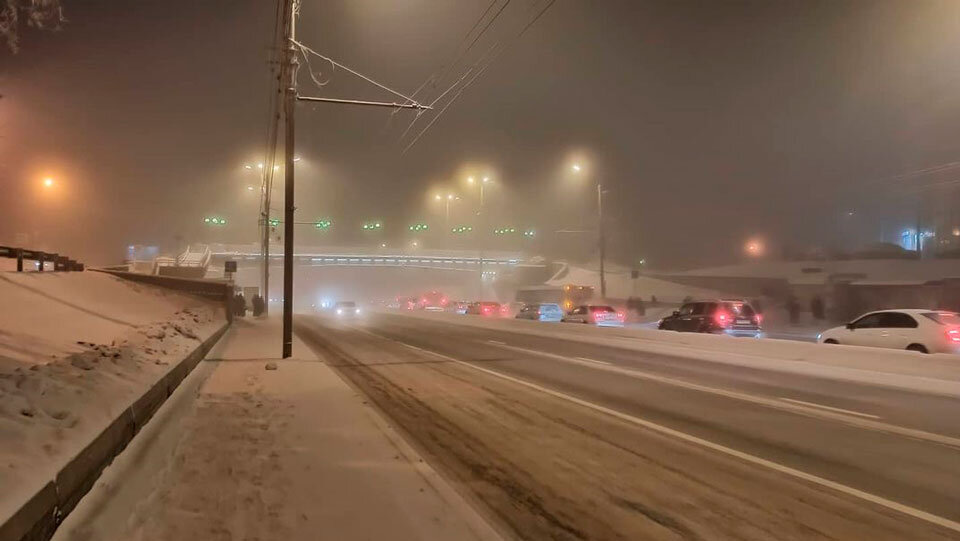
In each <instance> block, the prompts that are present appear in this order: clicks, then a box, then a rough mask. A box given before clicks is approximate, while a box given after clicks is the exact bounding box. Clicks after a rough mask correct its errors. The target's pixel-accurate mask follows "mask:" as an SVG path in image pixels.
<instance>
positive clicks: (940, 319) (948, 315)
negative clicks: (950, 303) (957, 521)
mask: <svg viewBox="0 0 960 541" xmlns="http://www.w3.org/2000/svg"><path fill="white" fill-rule="evenodd" d="M923 317H925V318H927V319H932V320H933V321H936V322H937V323H939V324H941V325H958V326H960V314H957V313H956V312H924V313H923Z"/></svg>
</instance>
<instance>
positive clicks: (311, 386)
mask: <svg viewBox="0 0 960 541" xmlns="http://www.w3.org/2000/svg"><path fill="white" fill-rule="evenodd" d="M279 349H280V329H279V320H278V319H277V318H272V319H269V320H265V321H264V320H251V319H245V320H239V321H238V322H236V323H235V324H234V326H233V327H232V328H231V329H230V330H229V331H228V332H227V334H226V335H225V336H224V338H223V340H221V341H220V343H219V344H218V345H217V346H216V347H215V348H214V349H213V350H212V351H211V352H210V354H209V355H208V356H207V359H206V362H204V363H201V365H200V366H199V367H198V368H197V371H195V373H194V374H192V375H191V376H190V377H189V378H187V380H185V381H184V385H182V386H181V389H180V390H178V391H181V390H182V391H183V392H182V393H181V395H180V396H177V395H176V394H175V395H174V396H173V397H171V400H170V401H169V403H168V405H165V406H164V408H163V409H161V410H160V412H158V415H157V418H156V419H155V421H156V422H157V424H156V425H154V423H151V424H150V425H148V426H147V427H146V428H145V430H144V432H143V433H141V435H140V436H138V437H137V438H136V439H135V440H134V442H133V443H132V444H131V446H130V448H129V449H128V451H126V452H125V453H124V454H123V455H121V456H120V457H119V458H118V460H117V461H116V463H115V465H114V466H113V467H111V468H110V469H108V470H107V472H105V475H104V477H103V478H102V479H101V481H100V482H98V484H97V487H95V488H94V490H93V491H92V492H91V493H90V495H88V497H87V498H85V499H84V500H83V501H82V502H81V503H80V506H79V507H78V508H77V510H76V511H75V512H74V513H73V514H71V515H70V516H69V517H68V519H67V521H66V522H65V523H64V525H63V526H62V527H61V529H60V530H59V531H58V533H57V537H56V538H58V539H150V540H171V541H173V540H179V539H224V540H227V539H242V540H245V539H257V540H261V541H265V540H278V541H279V540H293V539H304V540H307V539H310V540H314V539H338V540H339V539H392V540H402V539H438V540H439V539H496V538H498V537H497V535H496V533H495V532H494V531H493V530H492V529H491V528H490V526H489V525H488V524H487V523H486V522H485V521H484V520H483V519H482V518H480V517H479V515H477V514H476V512H475V511H473V509H472V508H470V507H469V506H468V505H467V504H466V503H465V502H464V501H463V500H462V499H461V498H460V496H459V495H458V494H457V493H456V492H455V491H454V490H453V489H452V488H451V487H450V486H449V485H448V484H447V483H446V482H445V481H444V480H443V479H441V478H440V477H439V476H438V474H437V473H436V472H435V471H434V470H433V469H432V468H430V467H429V466H428V465H427V464H426V463H425V462H423V461H422V460H421V458H420V457H419V456H418V455H417V454H416V452H415V451H413V450H412V449H411V448H409V447H408V446H407V445H406V444H405V443H404V442H403V440H402V439H401V438H400V436H398V435H397V433H395V432H394V431H393V430H392V429H390V428H389V427H388V426H387V425H386V423H385V422H384V421H383V420H382V419H381V418H380V417H379V415H378V414H377V413H376V411H375V410H373V409H372V408H371V407H370V406H368V405H365V402H364V398H363V397H361V396H359V395H358V394H357V393H356V392H355V391H354V390H353V389H352V388H350V387H349V386H347V384H346V383H344V382H343V381H342V380H341V379H340V377H339V376H337V375H336V373H334V372H333V371H332V369H331V368H329V367H328V366H327V365H326V364H325V363H324V362H322V361H321V360H319V359H317V358H316V357H315V356H314V355H313V354H312V353H311V352H310V351H309V350H308V349H307V348H306V347H305V346H304V345H303V344H302V343H301V342H299V341H295V343H294V356H293V358H291V359H287V360H278V359H277V357H278V355H276V353H277V352H279ZM268 362H275V363H276V365H277V369H276V370H266V369H265V367H266V365H267V363H268Z"/></svg>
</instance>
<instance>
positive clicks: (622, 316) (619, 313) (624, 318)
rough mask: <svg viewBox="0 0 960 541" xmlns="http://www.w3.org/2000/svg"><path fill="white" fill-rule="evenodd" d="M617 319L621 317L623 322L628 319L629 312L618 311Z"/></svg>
mask: <svg viewBox="0 0 960 541" xmlns="http://www.w3.org/2000/svg"><path fill="white" fill-rule="evenodd" d="M617 319H619V320H620V322H621V323H623V322H624V321H626V319H627V314H624V313H623V312H617Z"/></svg>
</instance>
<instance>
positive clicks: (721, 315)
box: [657, 299, 763, 338]
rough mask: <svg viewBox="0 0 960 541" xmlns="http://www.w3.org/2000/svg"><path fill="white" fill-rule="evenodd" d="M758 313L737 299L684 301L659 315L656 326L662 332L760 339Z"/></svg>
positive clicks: (761, 329)
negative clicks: (684, 302) (673, 310)
mask: <svg viewBox="0 0 960 541" xmlns="http://www.w3.org/2000/svg"><path fill="white" fill-rule="evenodd" d="M761 321H762V316H761V315H760V314H759V313H757V311H756V310H754V309H753V307H752V306H750V303H748V302H746V301H741V300H725V299H720V300H714V301H696V302H688V303H686V304H684V305H683V306H681V307H680V309H679V310H676V311H675V312H673V314H671V315H669V316H667V317H665V318H663V319H661V320H660V322H659V323H658V324H657V328H658V329H660V330H664V331H678V332H697V333H710V334H725V335H728V336H742V337H750V338H760V337H762V336H763V328H762V327H761V325H760V324H761Z"/></svg>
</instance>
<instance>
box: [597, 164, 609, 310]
mask: <svg viewBox="0 0 960 541" xmlns="http://www.w3.org/2000/svg"><path fill="white" fill-rule="evenodd" d="M597 231H598V233H599V239H597V240H598V242H599V244H600V298H601V299H606V298H607V277H606V275H605V274H604V269H603V263H604V256H605V255H606V251H607V247H606V244H607V243H606V237H605V236H604V231H603V185H602V184H600V183H599V182H597Z"/></svg>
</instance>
